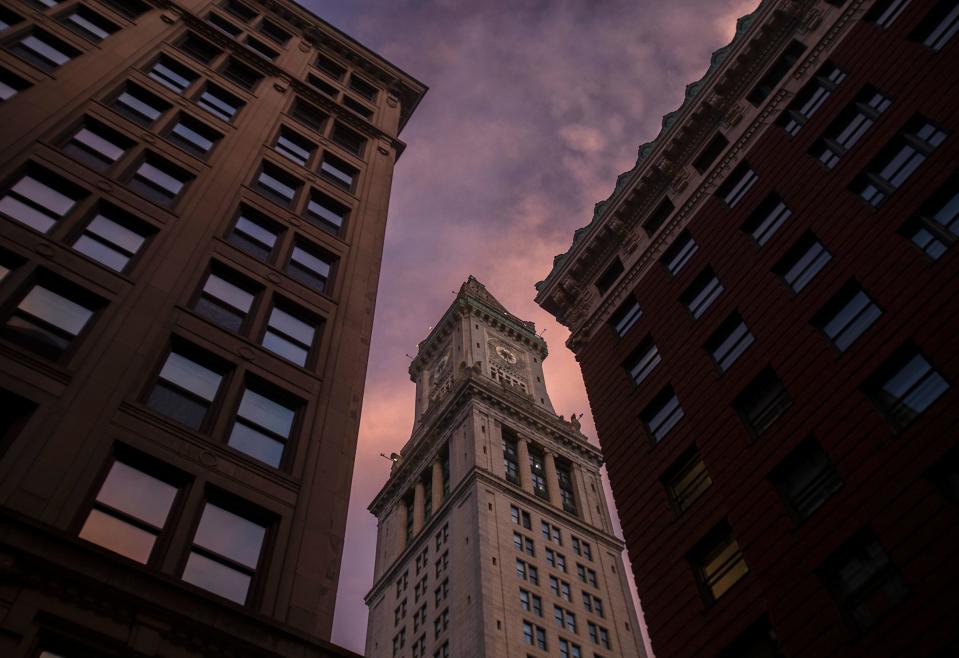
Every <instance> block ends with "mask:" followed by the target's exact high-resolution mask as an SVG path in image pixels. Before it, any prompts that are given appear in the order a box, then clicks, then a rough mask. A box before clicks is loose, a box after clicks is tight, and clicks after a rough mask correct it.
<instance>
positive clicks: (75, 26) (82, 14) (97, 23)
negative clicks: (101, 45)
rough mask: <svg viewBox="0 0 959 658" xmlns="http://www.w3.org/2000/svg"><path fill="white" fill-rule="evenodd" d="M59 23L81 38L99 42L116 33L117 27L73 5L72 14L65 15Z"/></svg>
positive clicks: (99, 16)
mask: <svg viewBox="0 0 959 658" xmlns="http://www.w3.org/2000/svg"><path fill="white" fill-rule="evenodd" d="M60 22H61V23H63V24H64V25H66V26H67V27H68V28H69V29H71V30H73V31H74V32H76V33H77V34H79V35H80V36H81V37H84V38H86V39H89V40H90V41H94V42H100V41H103V40H104V39H106V38H107V37H108V36H110V35H111V34H113V33H114V32H116V31H117V30H118V29H120V28H119V27H117V25H116V24H115V23H113V22H111V21H108V20H107V19H105V18H104V17H103V16H101V15H100V14H98V13H96V12H95V11H93V10H91V9H90V8H89V7H86V6H84V5H75V8H74V10H73V12H71V13H68V14H65V15H64V16H63V17H62V18H60Z"/></svg>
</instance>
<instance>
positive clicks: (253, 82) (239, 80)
mask: <svg viewBox="0 0 959 658" xmlns="http://www.w3.org/2000/svg"><path fill="white" fill-rule="evenodd" d="M220 72H221V73H222V74H223V77H225V78H227V79H228V80H231V81H233V82H235V83H236V84H237V85H239V86H240V87H243V88H244V89H246V90H247V91H255V90H256V88H257V86H258V85H259V84H260V81H261V80H263V75H262V74H260V73H259V72H258V71H256V70H255V69H252V68H250V67H249V66H247V65H246V64H244V63H242V62H241V61H240V60H238V59H236V58H234V57H230V58H229V59H227V60H226V64H224V65H223V68H222V69H221V70H220Z"/></svg>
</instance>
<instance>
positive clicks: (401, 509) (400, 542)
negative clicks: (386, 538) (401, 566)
mask: <svg viewBox="0 0 959 658" xmlns="http://www.w3.org/2000/svg"><path fill="white" fill-rule="evenodd" d="M409 513H410V510H409V509H408V508H407V507H406V501H404V500H400V501H398V502H397V503H396V526H395V527H396V528H397V529H398V530H399V532H397V534H396V536H397V540H396V555H397V556H399V555H400V553H402V552H403V549H405V548H406V519H407V516H406V515H407V514H409Z"/></svg>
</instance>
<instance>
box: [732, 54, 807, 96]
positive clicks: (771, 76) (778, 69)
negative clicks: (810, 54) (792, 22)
mask: <svg viewBox="0 0 959 658" xmlns="http://www.w3.org/2000/svg"><path fill="white" fill-rule="evenodd" d="M805 51H806V46H804V45H803V44H801V43H800V42H798V41H796V40H795V39H794V40H793V41H791V42H789V45H788V46H786V49H785V50H783V52H782V54H781V55H780V56H779V57H778V58H777V59H776V61H775V62H773V65H772V66H770V67H769V70H768V71H767V72H766V75H764V76H763V77H762V78H761V79H760V80H759V82H758V83H756V86H755V87H753V90H752V91H751V92H749V95H748V96H746V100H747V101H749V103H750V104H751V105H755V106H757V107H758V106H759V104H760V103H762V102H763V101H764V100H766V98H767V97H768V96H769V94H771V93H772V92H773V89H775V88H776V85H778V84H779V82H780V80H782V79H783V78H785V77H786V74H787V73H789V71H790V69H792V67H793V66H794V65H795V64H796V62H798V61H799V58H800V57H801V56H802V54H803V53H804V52H805Z"/></svg>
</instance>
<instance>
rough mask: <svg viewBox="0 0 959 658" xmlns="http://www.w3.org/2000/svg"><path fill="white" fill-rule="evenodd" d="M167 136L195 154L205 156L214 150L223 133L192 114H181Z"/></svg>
mask: <svg viewBox="0 0 959 658" xmlns="http://www.w3.org/2000/svg"><path fill="white" fill-rule="evenodd" d="M167 137H169V138H170V141H172V142H174V143H176V144H177V145H178V146H182V147H183V148H184V149H186V150H187V151H189V152H190V153H192V154H193V155H198V156H200V157H203V156H206V155H208V154H209V153H210V151H212V150H213V147H214V146H215V145H216V143H217V142H218V141H220V139H222V138H223V135H221V134H220V133H218V132H217V131H215V130H213V129H212V128H210V127H209V126H208V125H206V124H205V123H203V122H201V121H198V120H197V119H194V118H193V117H191V116H190V115H188V114H181V115H180V116H179V118H178V119H177V121H176V123H175V124H173V127H172V128H170V132H169V133H167Z"/></svg>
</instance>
